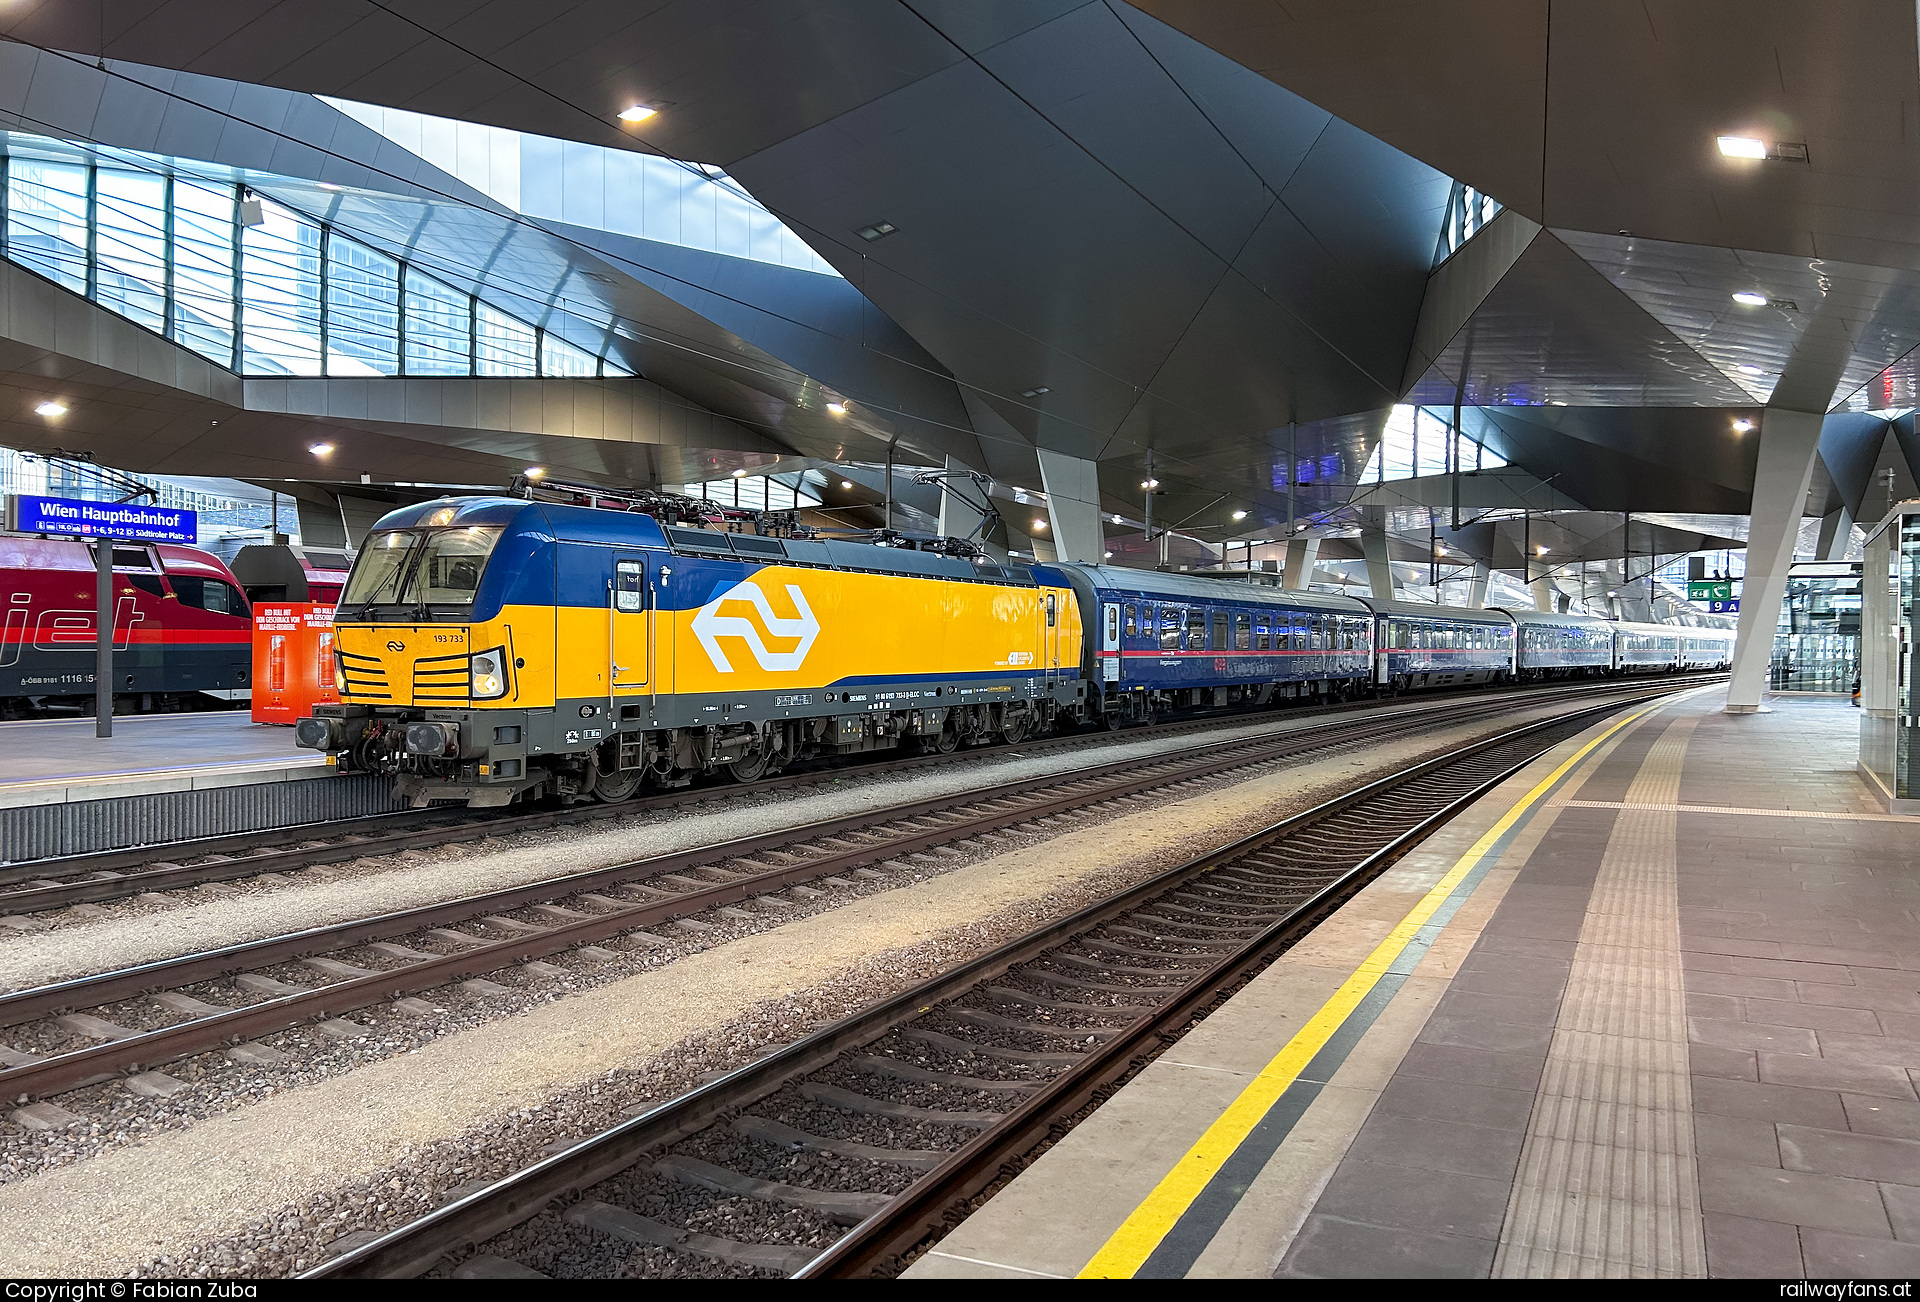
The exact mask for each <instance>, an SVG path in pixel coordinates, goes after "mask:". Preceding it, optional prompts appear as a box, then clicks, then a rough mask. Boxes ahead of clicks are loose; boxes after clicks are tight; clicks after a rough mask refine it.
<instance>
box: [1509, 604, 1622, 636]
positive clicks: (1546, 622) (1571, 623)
mask: <svg viewBox="0 0 1920 1302" xmlns="http://www.w3.org/2000/svg"><path fill="white" fill-rule="evenodd" d="M1488 609H1489V610H1498V611H1499V612H1500V613H1501V614H1503V615H1505V616H1506V617H1507V618H1508V619H1510V620H1512V621H1513V622H1514V623H1515V624H1517V625H1519V626H1520V627H1522V628H1527V627H1545V628H1582V629H1604V630H1606V631H1608V632H1611V631H1612V630H1613V621H1612V620H1610V619H1600V618H1598V617H1597V616H1593V615H1573V614H1567V615H1555V614H1549V613H1548V612H1546V611H1544V610H1516V609H1513V608H1511V607H1507V606H1489V607H1488Z"/></svg>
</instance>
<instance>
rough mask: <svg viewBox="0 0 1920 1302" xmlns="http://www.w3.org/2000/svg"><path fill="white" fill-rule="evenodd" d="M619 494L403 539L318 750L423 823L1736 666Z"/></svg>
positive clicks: (353, 596) (504, 509)
mask: <svg viewBox="0 0 1920 1302" xmlns="http://www.w3.org/2000/svg"><path fill="white" fill-rule="evenodd" d="M616 500H623V501H625V503H626V505H625V506H624V507H622V508H621V509H606V508H605V506H604V505H602V506H595V505H577V504H570V503H568V502H566V501H551V500H533V494H532V493H531V492H530V493H529V496H528V498H524V499H523V498H518V497H465V498H452V499H441V500H440V501H437V502H429V503H425V504H422V505H419V506H412V507H406V508H403V509H401V510H398V511H395V512H393V513H391V514H389V515H387V516H386V517H385V518H383V519H382V520H381V521H380V522H379V523H378V524H377V525H376V526H375V527H374V530H373V531H372V533H371V534H370V535H369V537H368V539H367V541H366V544H365V545H364V546H363V547H362V549H361V551H360V555H359V557H358V559H357V560H356V562H355V564H354V569H353V572H352V575H351V576H350V578H349V579H348V581H347V584H346V588H345V590H344V591H343V592H342V593H341V597H340V602H339V606H338V609H337V610H336V612H335V619H334V631H335V642H334V651H335V656H336V675H335V676H336V682H337V686H338V689H339V698H340V700H339V704H337V705H322V706H317V707H315V710H314V714H313V717H311V718H308V719H304V720H302V721H301V722H300V724H299V726H298V729H297V740H298V743H299V744H300V745H302V746H307V747H311V748H313V749H317V750H324V751H328V752H330V753H332V754H334V755H335V756H337V758H338V763H339V764H340V766H341V767H342V768H343V769H346V770H350V771H361V772H374V773H387V774H392V775H395V777H396V778H397V782H398V791H399V794H400V795H401V796H402V797H403V798H408V799H410V800H412V802H413V803H415V804H424V803H426V802H427V801H430V800H464V801H466V802H467V803H469V804H474V805H504V804H507V803H509V802H511V801H514V800H516V799H533V798H536V797H540V796H549V795H551V796H558V797H560V798H561V799H563V800H568V801H571V800H577V799H586V798H594V799H599V800H604V801H619V800H624V799H626V798H628V797H630V796H631V795H633V794H634V793H635V792H636V791H637V790H639V789H640V788H641V786H642V785H643V784H648V783H651V784H653V785H656V786H663V787H672V786H678V785H683V784H685V783H687V782H689V781H691V780H692V779H693V778H694V777H695V776H696V775H699V774H703V773H719V774H722V775H725V776H728V777H731V778H734V779H736V780H740V781H752V780H754V779H756V778H758V777H760V776H762V775H764V774H768V773H773V772H777V771H779V770H780V769H782V768H784V767H785V766H787V765H789V764H791V763H793V762H795V761H797V760H799V759H803V758H806V757H809V756H815V755H844V754H854V753H858V752H862V751H872V750H880V749H887V748H896V747H902V748H910V749H927V750H934V751H940V752H947V751H951V750H953V749H954V748H955V747H957V746H959V745H961V744H963V743H964V744H980V743H985V742H991V741H1018V740H1020V739H1021V738H1023V737H1025V736H1027V735H1029V734H1030V733H1031V732H1033V731H1036V730H1041V729H1047V728H1057V727H1067V726H1073V725H1085V724H1100V725H1104V726H1107V727H1119V726H1120V725H1122V724H1123V723H1127V722H1150V721H1151V720H1152V719H1153V718H1155V717H1156V716H1159V715H1161V714H1164V713H1166V712H1169V711H1174V710H1181V709H1194V708H1202V707H1220V706H1234V705H1246V706H1258V705H1266V704H1271V703H1276V702H1279V701H1284V700H1297V699H1326V698H1328V697H1336V696H1349V695H1354V694H1358V693H1362V692H1371V693H1383V694H1384V693H1392V692H1396V691H1401V690H1408V689H1416V688H1421V687H1434V686H1447V685H1459V684H1466V683H1477V682H1499V681H1506V680H1509V679H1512V678H1537V677H1549V676H1568V675H1575V674H1581V675H1585V674H1604V673H1618V672H1631V671H1670V670H1678V669H1682V668H1695V667H1712V666H1716V665H1723V664H1725V663H1727V661H1728V660H1729V659H1730V657H1731V634H1730V633H1727V632H1725V631H1723V630H1719V629H1704V628H1672V627H1667V626H1637V625H1616V624H1611V623H1609V622H1608V621H1604V620H1599V619H1592V618H1588V617H1585V616H1576V615H1548V614H1544V613H1535V612H1531V611H1528V612H1506V611H1493V610H1487V611H1480V610H1473V611H1468V610H1454V609H1450V608H1445V607H1438V606H1415V605H1408V604H1405V603H1399V602H1389V601H1363V600H1358V599H1354V598H1348V597H1339V596H1328V595H1322V594H1319V593H1308V592H1289V591H1281V590H1278V589H1273V588H1261V587H1252V586H1246V587H1242V586H1240V585H1238V584H1231V583H1225V582H1222V581H1220V580H1218V579H1210V578H1199V577H1194V576H1190V575H1182V574H1160V573H1152V572H1147V571H1140V570H1129V569H1116V568H1113V567H1109V566H1091V565H1069V564H1035V565H1023V564H994V563H991V562H989V561H988V560H986V558H984V557H981V556H968V555H965V554H964V552H965V551H966V550H967V545H966V544H961V543H957V542H956V541H955V540H951V539H936V540H923V542H922V544H921V545H920V546H915V545H912V544H911V543H907V544H905V545H901V544H902V543H903V540H902V539H901V537H900V535H897V534H888V535H884V536H882V537H881V539H880V541H879V542H878V543H877V544H876V543H875V542H846V541H838V540H820V539H810V538H798V537H794V538H781V537H769V536H763V535H761V534H757V533H731V532H726V531H723V530H721V529H711V528H687V527H682V526H680V525H679V524H676V523H675V521H676V520H677V519H683V518H686V517H687V516H688V515H690V514H693V515H697V513H698V512H699V511H700V508H701V507H702V504H701V503H697V502H692V503H689V502H686V501H685V499H677V502H678V505H679V508H681V509H674V508H673V507H672V506H669V509H666V510H663V511H661V512H660V514H661V515H662V516H663V517H664V519H656V518H655V517H654V515H653V514H649V513H647V512H648V511H649V510H651V509H653V508H652V507H646V506H641V507H638V508H636V507H635V506H634V502H635V501H636V499H632V498H628V499H616ZM641 500H642V501H644V500H653V501H655V502H669V503H671V502H673V501H676V500H675V499H641Z"/></svg>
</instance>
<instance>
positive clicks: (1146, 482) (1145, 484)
mask: <svg viewBox="0 0 1920 1302" xmlns="http://www.w3.org/2000/svg"><path fill="white" fill-rule="evenodd" d="M1140 487H1142V488H1144V489H1147V490H1148V491H1149V492H1151V491H1152V490H1153V489H1156V488H1158V487H1160V481H1159V480H1157V479H1143V480H1141V481H1140Z"/></svg>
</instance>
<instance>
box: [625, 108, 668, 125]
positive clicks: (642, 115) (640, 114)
mask: <svg viewBox="0 0 1920 1302" xmlns="http://www.w3.org/2000/svg"><path fill="white" fill-rule="evenodd" d="M659 112H660V110H659V109H654V108H648V107H647V106H646V105H645V104H630V105H628V106H627V107H626V108H623V109H621V110H620V120H621V121H622V122H645V121H646V120H647V119H648V118H650V117H654V116H657V115H658V114H659Z"/></svg>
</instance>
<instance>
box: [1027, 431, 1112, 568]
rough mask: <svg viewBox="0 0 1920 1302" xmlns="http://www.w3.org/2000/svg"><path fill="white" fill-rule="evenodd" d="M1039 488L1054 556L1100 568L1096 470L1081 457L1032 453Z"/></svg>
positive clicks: (1102, 547) (1102, 540)
mask: <svg viewBox="0 0 1920 1302" xmlns="http://www.w3.org/2000/svg"><path fill="white" fill-rule="evenodd" d="M1036 451H1038V452H1039V454H1040V486H1041V487H1042V488H1044V489H1045V490H1046V493H1047V519H1048V521H1049V522H1051V525H1052V528H1051V529H1050V530H1049V532H1051V533H1052V534H1053V549H1054V552H1055V553H1056V554H1057V555H1058V556H1059V558H1060V559H1061V560H1063V561H1079V562H1081V563H1082V564H1086V565H1098V564H1100V559H1101V557H1102V556H1103V555H1104V554H1105V553H1106V549H1107V537H1106V531H1105V530H1104V529H1102V528H1101V527H1100V466H1099V463H1098V462H1094V461H1088V460H1086V459H1085V458H1083V457H1070V456H1068V455H1067V454H1066V453H1064V452H1049V451H1048V450H1047V449H1045V448H1039V449H1036Z"/></svg>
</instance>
